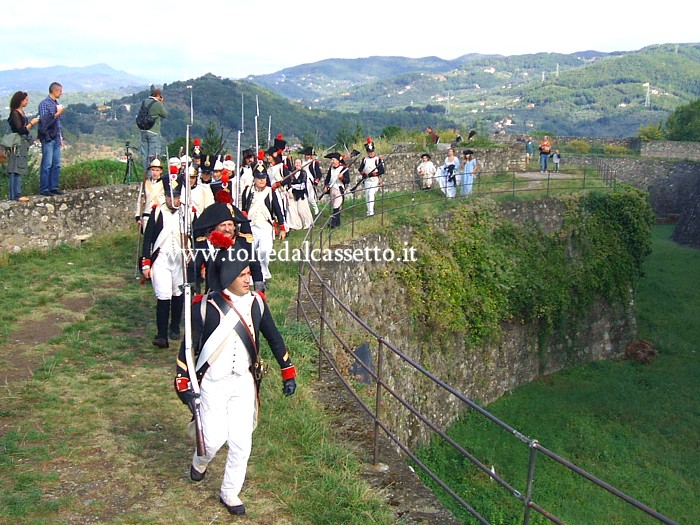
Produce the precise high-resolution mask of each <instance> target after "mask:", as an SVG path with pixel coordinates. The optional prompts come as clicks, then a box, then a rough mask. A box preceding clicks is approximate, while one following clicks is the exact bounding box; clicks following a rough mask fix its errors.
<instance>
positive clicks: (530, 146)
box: [525, 137, 535, 167]
mask: <svg viewBox="0 0 700 525" xmlns="http://www.w3.org/2000/svg"><path fill="white" fill-rule="evenodd" d="M534 154H535V143H534V142H533V141H532V137H528V138H527V140H526V141H525V165H526V167H527V166H529V165H530V162H532V156H533V155H534Z"/></svg>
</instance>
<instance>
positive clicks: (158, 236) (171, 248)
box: [141, 174, 191, 348]
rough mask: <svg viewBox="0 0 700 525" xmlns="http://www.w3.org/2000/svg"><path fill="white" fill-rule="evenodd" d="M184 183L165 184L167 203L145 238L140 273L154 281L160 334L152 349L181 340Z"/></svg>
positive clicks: (172, 180)
mask: <svg viewBox="0 0 700 525" xmlns="http://www.w3.org/2000/svg"><path fill="white" fill-rule="evenodd" d="M183 185H184V180H183V179H182V177H181V176H178V175H176V174H173V175H171V176H170V177H168V178H166V179H164V180H163V190H164V194H165V202H164V203H163V204H161V205H160V206H158V207H156V208H155V209H154V210H153V213H152V214H151V218H150V220H149V221H148V224H147V225H146V231H145V232H144V234H143V247H142V251H141V253H142V257H141V272H142V274H143V276H144V278H146V279H151V283H152V284H153V291H154V292H155V296H156V300H157V305H156V327H157V329H158V332H157V334H156V336H155V338H154V339H153V345H154V346H157V347H159V348H168V337H170V339H179V338H180V318H181V317H182V309H183V300H184V298H183V296H182V288H181V286H182V285H183V284H184V280H185V275H184V271H185V269H184V264H183V252H182V250H183V248H186V246H185V244H186V242H187V241H186V239H185V238H184V237H185V234H184V233H183V232H184V225H185V213H191V212H190V210H186V209H185V206H184V204H182V203H181V202H180V195H181V193H182V190H183Z"/></svg>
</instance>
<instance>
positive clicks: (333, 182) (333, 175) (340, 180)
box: [323, 152, 350, 228]
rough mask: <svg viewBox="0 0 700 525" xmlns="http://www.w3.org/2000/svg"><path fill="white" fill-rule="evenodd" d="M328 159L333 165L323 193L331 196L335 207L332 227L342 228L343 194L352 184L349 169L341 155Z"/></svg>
mask: <svg viewBox="0 0 700 525" xmlns="http://www.w3.org/2000/svg"><path fill="white" fill-rule="evenodd" d="M326 158H327V159H331V165H330V166H329V168H328V173H327V174H326V180H325V184H324V188H323V192H324V193H328V194H329V196H330V199H331V206H332V207H333V214H332V215H331V222H330V227H331V228H338V227H339V226H340V211H341V209H342V208H343V194H344V193H345V186H346V185H347V184H348V183H349V182H350V174H349V173H348V167H347V166H345V165H344V164H343V162H342V161H341V159H342V157H341V156H340V153H337V152H333V153H329V154H328V155H326Z"/></svg>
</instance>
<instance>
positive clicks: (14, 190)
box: [10, 173, 22, 201]
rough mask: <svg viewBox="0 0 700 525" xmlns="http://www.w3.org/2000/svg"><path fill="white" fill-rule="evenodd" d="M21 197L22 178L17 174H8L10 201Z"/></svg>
mask: <svg viewBox="0 0 700 525" xmlns="http://www.w3.org/2000/svg"><path fill="white" fill-rule="evenodd" d="M21 196H22V177H21V176H20V175H19V174H18V173H10V200H11V201H16V200H17V199H19V198H20V197H21Z"/></svg>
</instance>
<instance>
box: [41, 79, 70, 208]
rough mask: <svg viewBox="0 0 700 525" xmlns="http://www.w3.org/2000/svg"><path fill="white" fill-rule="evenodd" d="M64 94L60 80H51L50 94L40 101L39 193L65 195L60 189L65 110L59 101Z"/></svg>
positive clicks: (48, 195)
mask: <svg viewBox="0 0 700 525" xmlns="http://www.w3.org/2000/svg"><path fill="white" fill-rule="evenodd" d="M62 94H63V86H61V84H59V83H58V82H51V85H50V86H49V96H48V97H46V98H45V99H44V100H42V101H41V102H40V103H39V119H40V120H39V140H40V141H41V168H40V172H39V193H41V194H42V195H45V196H47V197H50V196H51V195H63V191H61V190H60V189H58V184H59V178H60V176H61V148H62V147H63V130H62V129H61V115H62V114H63V110H64V108H63V105H62V104H59V103H58V99H59V98H61V95H62Z"/></svg>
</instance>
